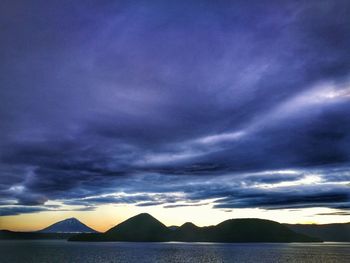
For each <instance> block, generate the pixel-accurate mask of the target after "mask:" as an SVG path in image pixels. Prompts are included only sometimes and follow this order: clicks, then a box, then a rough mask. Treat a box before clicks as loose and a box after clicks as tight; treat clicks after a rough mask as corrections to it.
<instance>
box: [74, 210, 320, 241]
mask: <svg viewBox="0 0 350 263" xmlns="http://www.w3.org/2000/svg"><path fill="white" fill-rule="evenodd" d="M69 240H70V241H132V242H155V241H157V242H162V241H163V242H164V241H184V242H320V240H319V239H318V238H311V237H308V236H306V235H304V234H300V233H296V232H294V231H292V230H290V229H289V228H288V227H286V226H284V225H282V224H280V223H277V222H274V221H269V220H262V219H250V218H248V219H231V220H226V221H224V222H222V223H220V224H218V225H216V226H209V227H198V226H196V225H194V224H193V223H185V224H183V225H182V226H180V227H177V228H171V229H169V228H167V227H166V226H165V225H164V224H162V223H161V222H159V221H158V220H157V219H155V218H154V217H152V216H151V215H149V214H139V215H137V216H134V217H132V218H130V219H128V220H126V221H124V222H122V223H120V224H119V225H117V226H115V227H113V228H111V229H110V230H108V231H107V232H105V233H103V234H102V233H98V234H80V235H76V236H73V237H71V238H70V239H69Z"/></svg>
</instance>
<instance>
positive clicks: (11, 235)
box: [0, 218, 97, 240]
mask: <svg viewBox="0 0 350 263" xmlns="http://www.w3.org/2000/svg"><path fill="white" fill-rule="evenodd" d="M78 233H97V232H96V231H95V230H93V229H92V228H90V227H88V226H86V225H85V224H83V223H82V222H80V221H79V220H78V219H76V218H68V219H65V220H62V221H59V222H57V223H54V224H52V225H50V226H48V227H46V228H44V229H42V230H39V231H34V232H16V231H10V230H0V240H1V239H68V238H70V237H71V236H74V235H76V234H78Z"/></svg>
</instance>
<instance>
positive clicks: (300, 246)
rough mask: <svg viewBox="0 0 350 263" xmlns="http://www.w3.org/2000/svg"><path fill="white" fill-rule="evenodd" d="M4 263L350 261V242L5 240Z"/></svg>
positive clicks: (0, 244) (1, 247) (0, 248)
mask: <svg viewBox="0 0 350 263" xmlns="http://www.w3.org/2000/svg"><path fill="white" fill-rule="evenodd" d="M0 262H1V263H24V262H25V263H43V262H47V263H53V262H84V263H101V262H110V263H112V262H116V263H124V262H125V263H126V262H128V263H129V262H131V263H133V262H136V263H146V262H147V263H163V262H164V263H172V262H210V263H219V262H220V263H223V262H240V263H241V262H258V263H264V262H291V263H294V262H314V263H323V262H332V263H334V262H343V263H349V262H350V243H331V242H329V243H328V242H326V243H230V244H228V243H182V242H166V243H128V242H68V241H65V240H20V241H19V240H10V241H5V240H1V241H0Z"/></svg>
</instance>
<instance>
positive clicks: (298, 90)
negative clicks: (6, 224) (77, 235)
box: [0, 0, 350, 215]
mask: <svg viewBox="0 0 350 263" xmlns="http://www.w3.org/2000/svg"><path fill="white" fill-rule="evenodd" d="M349 13H350V3H349V1H345V0H344V1H343V0H337V1H327V0H323V1H307V2H305V1H304V2H302V1H283V2H281V1H249V2H247V1H221V0H220V1H210V0H208V1H174V2H169V1H156V0H154V1H153V0H151V1H108V0H106V1H50V2H48V1H41V0H35V1H30V2H29V1H22V0H16V1H6V0H5V1H1V3H0V24H1V33H0V36H1V42H0V60H1V65H0V75H1V77H0V198H1V200H2V201H1V203H0V211H2V212H1V215H11V214H12V215H16V214H20V213H29V212H38V211H42V210H45V209H51V210H53V209H54V208H48V207H46V206H45V204H47V203H48V202H49V201H58V202H61V203H62V204H64V205H70V206H77V209H84V207H86V209H94V207H95V206H98V205H101V204H134V205H138V206H147V205H162V206H164V207H165V208H169V209H170V208H175V207H178V206H192V205H194V206H196V205H201V204H202V203H201V202H205V203H207V202H208V201H207V200H211V202H212V205H213V207H214V208H217V209H227V208H255V207H259V208H263V209H283V208H307V207H329V208H337V209H344V210H347V209H348V208H349V207H350V196H349V192H350V191H349V183H350V172H349V171H350V55H349V54H350V52H349V50H350V27H349V23H348V22H349V19H348V14H349ZM3 200H4V201H3ZM45 207H46V208H45ZM57 209H63V208H61V207H59V208H57ZM344 213H345V212H344V211H343V212H342V211H341V214H344Z"/></svg>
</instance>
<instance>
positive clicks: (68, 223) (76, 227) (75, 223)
mask: <svg viewBox="0 0 350 263" xmlns="http://www.w3.org/2000/svg"><path fill="white" fill-rule="evenodd" d="M38 232H40V233H96V231H95V230H93V229H92V228H90V227H88V226H87V225H85V224H83V223H82V222H80V221H79V220H78V219H76V218H74V217H72V218H68V219H65V220H62V221H59V222H57V223H54V224H52V225H50V226H48V227H46V228H44V229H42V230H40V231H38Z"/></svg>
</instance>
